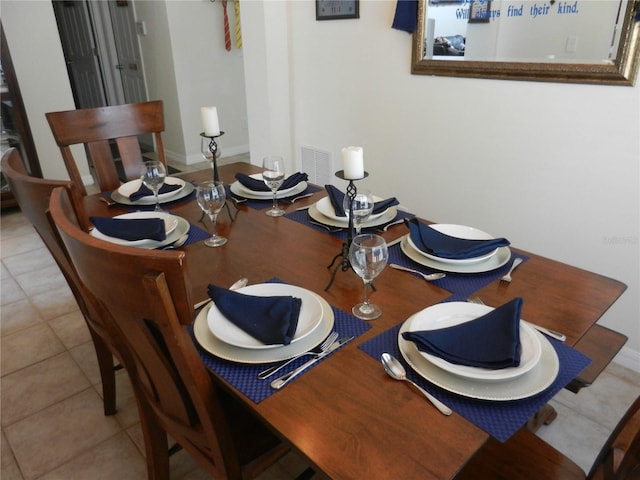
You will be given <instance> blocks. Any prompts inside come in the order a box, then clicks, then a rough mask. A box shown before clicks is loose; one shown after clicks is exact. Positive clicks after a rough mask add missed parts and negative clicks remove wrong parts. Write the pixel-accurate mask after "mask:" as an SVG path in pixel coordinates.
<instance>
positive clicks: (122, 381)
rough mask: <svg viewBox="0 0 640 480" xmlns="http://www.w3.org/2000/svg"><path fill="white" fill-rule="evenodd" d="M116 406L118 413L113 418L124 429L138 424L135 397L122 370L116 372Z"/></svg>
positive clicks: (125, 373)
mask: <svg viewBox="0 0 640 480" xmlns="http://www.w3.org/2000/svg"><path fill="white" fill-rule="evenodd" d="M100 394H102V392H100ZM116 406H117V409H118V411H117V412H116V415H115V417H116V419H117V420H118V422H119V423H120V425H122V426H123V427H124V428H129V427H130V426H132V425H135V424H137V423H139V422H140V417H139V415H138V405H137V403H136V397H135V395H134V393H133V389H132V388H131V382H130V381H129V376H128V375H127V372H125V371H124V370H119V371H118V372H116Z"/></svg>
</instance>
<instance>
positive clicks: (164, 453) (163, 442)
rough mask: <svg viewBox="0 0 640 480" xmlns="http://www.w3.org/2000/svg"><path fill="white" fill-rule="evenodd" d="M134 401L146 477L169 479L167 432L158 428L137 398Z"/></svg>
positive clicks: (151, 414)
mask: <svg viewBox="0 0 640 480" xmlns="http://www.w3.org/2000/svg"><path fill="white" fill-rule="evenodd" d="M136 401H137V403H138V411H139V413H140V423H141V427H142V434H143V436H144V449H145V459H146V463H147V478H148V479H149V480H170V479H169V442H168V441H167V433H166V432H165V431H164V430H163V429H162V428H160V426H159V425H158V423H157V421H156V419H155V418H154V415H153V413H152V412H151V411H149V409H148V408H147V407H145V406H143V405H141V403H140V401H139V400H138V399H137V398H136Z"/></svg>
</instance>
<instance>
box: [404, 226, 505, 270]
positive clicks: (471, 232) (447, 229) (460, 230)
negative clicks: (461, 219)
mask: <svg viewBox="0 0 640 480" xmlns="http://www.w3.org/2000/svg"><path fill="white" fill-rule="evenodd" d="M429 228H433V229H434V230H436V231H438V232H440V233H443V234H444V235H448V236H450V237H456V238H463V239H465V240H493V239H494V237H492V236H491V235H489V234H488V233H486V232H483V231H482V230H478V229H477V228H473V227H467V226H464V225H452V224H446V223H437V224H433V225H429ZM409 242H410V243H411V246H412V247H413V248H415V249H416V251H417V252H418V253H420V254H422V255H424V256H425V257H427V258H430V259H431V260H435V261H436V262H442V263H452V264H454V265H465V264H470V263H478V262H483V261H485V260H488V259H489V258H491V257H493V256H494V255H495V254H496V253H497V252H498V249H497V248H496V249H495V250H493V251H492V252H489V253H486V254H484V255H480V256H478V257H472V258H460V259H455V258H442V257H438V256H437V255H433V254H430V253H427V252H424V251H422V250H420V249H419V248H418V246H417V245H416V244H415V242H414V241H413V239H412V238H411V236H409Z"/></svg>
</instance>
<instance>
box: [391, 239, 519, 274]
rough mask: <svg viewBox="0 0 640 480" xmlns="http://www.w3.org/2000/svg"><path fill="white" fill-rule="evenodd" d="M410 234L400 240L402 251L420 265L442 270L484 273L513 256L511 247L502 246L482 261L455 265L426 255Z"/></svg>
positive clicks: (503, 263)
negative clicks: (418, 247)
mask: <svg viewBox="0 0 640 480" xmlns="http://www.w3.org/2000/svg"><path fill="white" fill-rule="evenodd" d="M410 240H411V239H410V236H409V234H407V235H405V236H404V237H402V240H401V241H400V248H401V249H402V253H404V254H405V255H406V256H407V257H409V258H410V259H411V260H413V261H414V262H416V263H419V264H420V265H423V266H425V267H429V268H433V269H435V270H440V271H442V272H450V273H483V272H490V271H491V270H495V269H496V268H500V267H502V266H503V265H505V264H506V263H507V262H508V261H509V259H510V258H511V249H509V247H500V248H498V251H497V252H496V254H495V255H492V256H491V257H489V258H488V259H487V260H484V261H482V262H476V263H472V264H464V265H455V264H453V263H444V262H440V261H436V260H432V259H431V258H427V257H425V256H424V255H423V254H422V253H421V252H420V251H418V250H417V249H416V248H415V247H414V246H412V242H410Z"/></svg>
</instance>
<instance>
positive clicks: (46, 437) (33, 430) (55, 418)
mask: <svg viewBox="0 0 640 480" xmlns="http://www.w3.org/2000/svg"><path fill="white" fill-rule="evenodd" d="M119 430H120V429H119V426H118V422H116V421H115V419H113V418H111V417H105V416H104V415H103V414H102V400H101V399H100V397H99V396H98V395H97V393H96V392H95V390H93V389H91V388H90V389H87V390H85V391H83V392H80V393H78V394H77V395H74V396H72V397H69V398H67V399H65V400H64V401H61V402H58V403H55V404H53V405H51V406H50V407H48V408H46V409H44V410H42V411H40V412H38V413H36V414H34V415H31V416H29V417H27V418H25V419H24V420H22V421H20V422H17V423H14V424H13V425H10V426H8V427H6V428H5V433H6V435H7V440H8V441H9V443H10V445H11V448H12V449H13V451H14V453H15V456H16V460H17V461H18V465H19V466H20V469H21V470H22V472H23V474H24V476H25V479H27V480H30V479H35V478H38V477H40V476H41V475H43V474H45V473H46V472H49V471H51V470H53V469H55V468H58V467H60V466H61V465H64V464H65V463H67V462H68V461H69V460H71V459H73V458H74V457H76V456H77V455H79V454H82V453H85V452H87V451H88V450H90V449H91V448H93V447H95V446H96V445H98V444H99V443H101V442H103V441H104V440H106V439H108V438H110V437H112V436H114V435H115V434H116V433H118V432H119ZM70 478H71V477H70ZM78 478H80V477H78ZM87 478H91V477H87Z"/></svg>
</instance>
